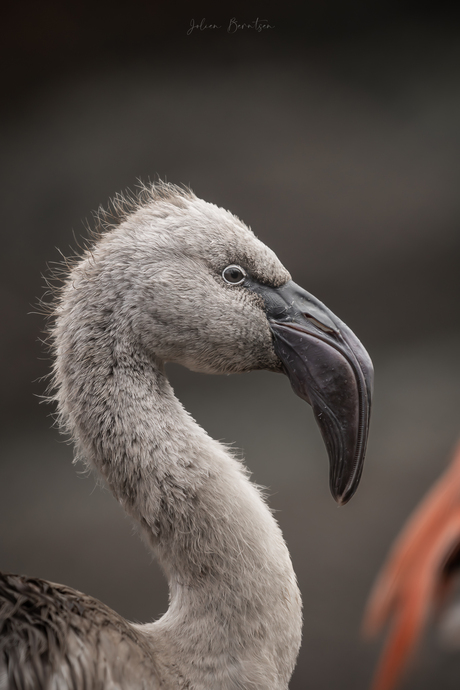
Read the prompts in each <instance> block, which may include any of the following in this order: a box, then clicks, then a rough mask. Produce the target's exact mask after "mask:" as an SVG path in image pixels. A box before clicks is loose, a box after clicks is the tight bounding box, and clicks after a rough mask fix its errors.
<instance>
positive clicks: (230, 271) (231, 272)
mask: <svg viewBox="0 0 460 690" xmlns="http://www.w3.org/2000/svg"><path fill="white" fill-rule="evenodd" d="M225 277H226V279H227V280H228V282H229V283H239V282H240V280H241V278H242V277H243V274H242V272H241V271H240V270H239V268H227V270H226V271H225Z"/></svg>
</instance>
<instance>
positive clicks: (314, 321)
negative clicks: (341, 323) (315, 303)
mask: <svg viewBox="0 0 460 690" xmlns="http://www.w3.org/2000/svg"><path fill="white" fill-rule="evenodd" d="M304 316H305V318H306V319H308V320H309V321H311V323H312V324H313V325H314V326H316V328H319V329H320V330H321V331H324V333H334V329H332V328H329V326H326V325H325V324H324V323H321V321H318V319H315V317H314V316H312V315H311V314H307V313H305V312H304Z"/></svg>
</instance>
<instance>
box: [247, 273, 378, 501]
mask: <svg viewBox="0 0 460 690" xmlns="http://www.w3.org/2000/svg"><path fill="white" fill-rule="evenodd" d="M251 287H252V289H254V290H255V291H256V292H257V293H258V294H259V295H260V296H261V297H262V298H263V299H264V301H265V306H266V312H267V317H268V320H269V323H270V328H271V331H272V335H273V344H274V349H275V352H276V354H277V355H278V357H279V359H280V360H281V362H282V365H283V369H284V372H285V373H286V374H287V376H288V377H289V380H290V382H291V385H292V388H293V389H294V392H295V393H296V394H297V395H298V396H299V397H301V398H302V399H303V400H306V401H307V402H308V403H310V405H311V406H312V408H313V413H314V415H315V419H316V421H317V423H318V425H319V428H320V430H321V434H322V436H323V439H324V442H325V444H326V448H327V451H328V454H329V461H330V489H331V493H332V495H333V497H334V499H335V500H336V501H337V503H339V505H343V504H345V503H347V501H349V500H350V498H351V497H352V496H353V494H354V493H355V491H356V489H357V488H358V484H359V480H360V478H361V473H362V469H363V464H364V456H365V452H366V444H367V436H368V431H369V417H370V409H371V397H372V391H373V379H374V370H373V366H372V362H371V359H370V357H369V355H368V354H367V352H366V350H365V348H364V347H363V345H362V344H361V343H360V341H359V340H358V338H357V337H356V336H355V335H354V333H353V332H352V331H351V330H350V329H349V328H348V326H346V325H345V324H344V323H343V322H342V321H341V320H340V319H338V318H337V317H336V316H335V315H334V314H333V313H332V312H331V311H330V310H329V309H328V308H327V307H326V306H325V305H324V304H322V303H321V302H320V301H319V300H317V299H316V297H313V295H311V294H309V293H308V292H306V291H305V290H303V288H301V287H300V286H299V285H296V284H295V283H294V282H293V281H289V282H287V283H286V284H285V285H282V286H281V287H279V288H272V287H268V286H264V285H257V287H256V286H255V285H252V286H251Z"/></svg>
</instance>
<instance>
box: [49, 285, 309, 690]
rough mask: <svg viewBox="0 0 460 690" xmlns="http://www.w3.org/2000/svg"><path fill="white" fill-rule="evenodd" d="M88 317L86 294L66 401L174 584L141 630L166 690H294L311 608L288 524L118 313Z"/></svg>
mask: <svg viewBox="0 0 460 690" xmlns="http://www.w3.org/2000/svg"><path fill="white" fill-rule="evenodd" d="M89 304H90V303H89V302H88V304H86V306H85V300H84V299H82V294H81V292H80V295H79V297H78V300H75V302H74V304H72V303H71V300H70V301H69V303H67V304H64V306H63V308H62V310H61V313H60V315H59V317H58V321H57V326H56V343H57V353H58V357H57V365H56V380H57V383H58V385H59V392H58V399H59V403H60V409H61V412H62V414H63V416H64V417H65V418H66V419H67V420H68V421H69V426H70V428H71V431H72V433H73V435H74V437H75V438H76V439H77V443H78V446H79V449H80V452H81V454H82V455H83V456H84V457H85V458H86V459H87V460H88V461H89V462H90V463H91V464H93V465H94V466H96V467H97V468H98V470H99V471H100V472H101V473H102V475H103V476H104V477H105V479H106V481H107V483H108V485H109V486H110V488H111V490H112V491H113V493H114V495H115V496H116V497H117V499H118V500H119V501H120V502H121V503H122V505H123V506H124V508H125V509H126V510H127V512H128V513H129V514H130V515H131V516H132V517H133V518H135V519H136V520H137V521H138V523H139V524H140V525H141V527H142V529H143V531H144V533H145V534H146V536H147V539H148V540H149V542H150V544H151V546H152V547H153V549H154V551H155V553H156V556H157V558H158V560H159V562H160V564H161V566H162V568H163V569H164V572H165V574H166V576H167V578H168V581H169V587H170V608H169V610H168V612H167V613H166V614H165V615H164V616H163V617H162V618H161V619H160V620H159V621H157V622H155V623H152V624H147V625H145V626H139V629H141V630H142V631H143V632H144V633H145V634H146V635H147V636H149V637H150V638H151V640H152V649H153V652H154V654H155V656H156V662H157V665H158V667H159V668H160V669H161V672H162V674H163V677H164V683H165V687H193V688H194V689H196V690H204V689H205V688H206V689H207V690H209V688H211V687H212V688H213V690H230V689H236V688H248V689H249V688H251V689H252V690H256V689H259V690H262V689H263V690H285V689H286V688H287V685H288V681H289V678H290V676H291V673H292V670H293V667H294V664H295V659H296V657H297V653H298V648H299V645H300V628H301V603H300V595H299V592H298V588H297V585H296V581H295V575H294V573H293V570H292V565H291V561H290V557H289V554H288V551H287V548H286V545H285V543H284V541H283V538H282V535H281V532H280V529H279V527H278V525H277V523H276V521H275V520H274V518H273V516H272V515H271V513H270V511H269V509H268V507H267V506H266V504H265V502H264V501H263V500H262V498H261V496H260V494H259V491H258V490H257V488H256V487H255V486H254V485H253V484H251V482H250V481H249V480H248V478H247V474H246V471H245V469H244V468H243V467H242V465H241V463H240V462H239V461H238V460H236V459H235V458H234V457H232V455H231V454H230V453H229V452H228V451H227V450H226V449H225V448H224V447H223V446H222V445H221V444H219V443H218V442H216V441H214V440H212V439H211V438H210V437H209V436H208V435H207V434H206V433H205V431H204V430H203V429H202V428H201V427H200V426H199V425H198V424H197V423H196V422H195V421H194V420H193V419H192V418H191V416H190V415H189V414H188V413H187V412H186V411H185V410H184V409H183V407H182V405H181V404H180V402H179V401H178V400H177V398H176V397H175V396H174V393H173V390H172V388H171V386H170V385H169V382H168V380H167V378H166V376H165V373H164V367H163V363H162V362H160V361H153V360H152V358H151V357H149V356H147V354H146V353H145V352H144V351H143V350H142V349H141V348H140V347H139V346H138V345H136V342H135V340H134V338H133V337H132V335H130V334H129V333H128V331H127V330H124V329H123V327H122V323H121V321H120V320H119V319H120V318H121V316H120V315H118V316H114V312H113V311H112V310H111V309H110V307H108V306H107V304H106V305H105V306H104V307H102V305H101V307H100V308H96V307H95V306H94V301H93V302H92V303H91V307H90V306H89ZM88 311H89V316H88ZM186 681H189V682H190V685H187V684H186Z"/></svg>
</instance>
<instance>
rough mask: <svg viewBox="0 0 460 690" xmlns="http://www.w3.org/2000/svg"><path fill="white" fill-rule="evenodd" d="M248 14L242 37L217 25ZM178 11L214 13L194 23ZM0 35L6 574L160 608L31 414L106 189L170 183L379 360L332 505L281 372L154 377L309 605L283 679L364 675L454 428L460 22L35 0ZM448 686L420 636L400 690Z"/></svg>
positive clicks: (360, 682) (20, 6) (328, 684)
mask: <svg viewBox="0 0 460 690" xmlns="http://www.w3.org/2000/svg"><path fill="white" fill-rule="evenodd" d="M257 17H258V18H259V19H260V20H262V19H263V20H266V24H264V26H265V27H266V28H264V29H262V30H261V31H257V30H255V29H252V28H238V29H236V30H234V29H235V25H234V24H233V25H232V29H233V30H232V31H230V32H228V31H227V27H228V25H229V22H230V21H231V19H233V18H235V19H236V22H237V23H240V24H242V23H251V22H254V21H255V20H256V18H257ZM192 19H193V20H194V22H195V23H196V24H200V22H201V20H203V19H204V20H205V22H204V24H216V25H217V26H220V27H221V28H219V29H194V30H192V31H191V32H190V33H189V34H188V33H187V31H188V30H189V28H190V26H191V24H190V23H191V20H192ZM2 24H3V28H2V32H3V35H2V41H1V52H2V59H1V64H2V72H3V79H2V83H3V86H2V94H3V97H4V98H3V107H2V111H1V120H2V127H1V132H0V139H1V150H2V160H1V166H2V169H1V185H0V189H1V194H2V215H3V224H2V231H1V232H2V244H3V249H2V252H1V257H2V269H1V274H0V309H1V312H2V318H1V323H2V337H1V355H0V367H1V380H2V387H1V399H0V407H1V415H0V421H1V427H2V428H1V431H2V433H1V462H0V568H1V569H2V570H6V571H13V572H20V573H25V574H29V575H35V576H40V577H44V578H47V579H50V580H53V581H56V582H63V583H65V584H68V585H71V586H73V587H75V588H77V589H80V590H83V591H85V592H87V593H88V594H92V595H94V596H96V597H98V598H100V599H101V600H102V601H104V602H105V603H107V604H108V605H110V606H112V607H113V608H114V609H116V610H117V611H118V612H119V613H121V614H122V615H124V616H126V617H127V618H129V619H131V620H136V621H148V620H151V619H153V618H154V617H156V616H158V615H159V614H161V613H162V612H164V611H165V609H166V607H167V588H166V584H165V582H164V580H163V577H162V574H161V572H160V571H159V569H158V567H157V565H156V564H155V563H154V562H153V560H152V558H151V556H150V555H149V554H148V553H147V552H146V550H145V548H144V545H143V544H142V543H141V541H140V540H139V538H138V537H137V536H136V535H135V534H134V533H133V527H132V525H131V523H130V522H129V520H128V519H127V518H125V517H124V515H123V513H122V510H121V509H120V508H119V507H118V505H117V504H116V503H115V501H114V500H113V499H112V498H111V496H110V494H109V493H108V492H107V490H105V489H103V488H101V487H100V486H96V480H95V478H93V477H90V478H88V477H85V476H84V475H83V474H82V473H81V472H80V473H79V472H78V471H76V468H75V467H73V466H72V464H71V462H72V448H71V447H70V446H69V445H67V444H66V443H65V442H64V440H63V439H62V437H60V436H59V434H58V432H57V431H56V430H55V429H53V428H52V417H51V415H52V412H53V409H52V406H50V405H47V404H45V403H42V404H41V400H40V395H43V394H44V391H45V388H46V382H45V381H43V380H42V377H43V376H45V375H46V374H47V373H48V372H49V370H50V360H49V355H48V354H47V352H46V349H45V348H44V347H43V346H42V345H41V343H40V338H41V337H42V335H41V333H42V331H43V328H44V325H45V323H44V318H43V317H42V316H41V315H40V314H37V313H36V312H37V309H36V303H37V299H38V298H39V297H40V296H42V295H43V292H44V281H43V279H42V274H46V272H47V264H48V263H50V264H53V262H56V261H57V262H59V261H60V260H61V255H60V252H62V253H63V254H64V255H66V254H70V253H72V252H73V249H72V247H76V245H77V242H78V238H80V237H82V236H83V237H84V236H85V235H86V230H85V223H86V222H89V224H91V214H92V212H93V211H94V210H95V209H97V207H98V206H99V205H100V204H102V205H106V204H107V201H108V199H109V198H110V197H111V196H113V195H114V194H115V193H116V192H118V191H121V190H124V189H126V188H131V189H134V188H135V186H136V181H137V179H138V178H140V179H142V180H143V181H147V180H148V179H155V178H156V177H157V176H160V177H161V178H163V179H167V180H168V181H171V182H175V183H185V184H188V185H190V186H191V187H192V189H193V190H194V191H195V193H196V194H197V195H198V196H201V197H203V198H205V199H206V200H208V201H211V202H214V203H216V204H218V205H221V206H223V207H225V208H228V209H230V210H231V211H233V212H234V213H236V214H237V215H238V216H239V217H241V218H242V219H243V220H244V221H245V222H246V223H248V224H249V225H250V226H251V227H252V228H253V230H254V231H255V233H256V234H257V235H258V236H259V237H260V238H261V239H262V240H263V241H264V242H266V243H267V244H268V245H269V246H270V247H272V248H273V249H274V250H275V251H276V252H277V254H278V255H279V257H280V259H281V260H282V261H283V262H284V263H285V265H286V266H287V267H288V268H289V270H290V271H291V273H292V275H293V278H294V280H295V281H296V282H298V283H300V284H301V285H303V286H304V287H305V288H306V289H307V290H309V291H310V292H312V293H314V294H315V295H316V296H317V297H319V298H320V299H321V300H322V301H324V302H326V304H327V305H328V306H329V307H330V308H331V309H332V310H333V311H334V312H335V313H337V314H338V315H339V316H340V317H341V318H342V319H343V320H344V321H345V322H346V323H347V324H348V325H349V326H350V327H351V328H352V329H353V330H354V331H355V332H356V333H357V334H358V336H359V338H360V339H361V340H362V341H363V342H364V344H365V345H366V347H367V348H368V349H369V351H370V353H371V355H372V357H373V359H374V363H375V368H376V390H375V405H374V412H373V420H372V425H371V436H370V442H369V452H368V460H367V465H366V468H365V471H364V476H363V480H362V483H361V487H360V489H359V491H358V494H357V495H356V497H355V498H354V499H353V501H352V502H351V504H350V505H347V506H346V507H345V508H343V509H340V510H339V509H337V508H336V506H335V504H334V502H333V500H332V498H331V497H330V495H329V491H328V467H327V456H326V451H325V449H324V447H323V444H322V441H321V438H320V435H319V432H318V431H317V429H316V428H315V425H314V421H313V418H312V415H311V411H310V409H309V407H308V406H307V405H305V403H302V401H300V400H299V399H298V398H296V397H295V396H294V394H293V393H292V391H291V390H290V386H289V382H288V381H287V380H286V379H284V378H283V377H281V376H275V375H270V374H265V373H255V374H250V375H245V376H239V377H237V376H235V377H230V378H221V377H215V378H213V377H204V376H199V375H195V374H191V373H190V372H187V371H185V370H183V369H180V368H179V367H177V368H173V367H171V368H170V374H171V379H172V382H173V385H174V388H175V390H176V393H177V395H178V396H179V398H180V399H181V400H182V402H183V403H184V404H185V406H186V407H187V408H188V409H189V410H190V411H191V412H192V414H193V415H194V416H195V418H196V419H197V420H198V421H199V422H200V423H201V424H202V425H203V426H204V427H205V428H206V429H207V430H208V431H209V433H210V434H211V435H213V436H214V437H216V438H219V439H223V440H225V441H231V442H234V443H235V445H236V446H237V447H239V448H241V449H243V450H244V454H245V457H246V459H247V463H248V465H249V467H250V468H251V470H252V471H253V476H254V478H255V480H256V481H258V482H260V483H261V484H263V485H265V486H267V487H268V488H269V494H270V505H271V506H272V507H273V508H274V509H275V510H276V511H277V513H276V514H277V517H278V519H279V522H280V524H281V527H282V529H283V532H284V535H285V537H286V540H287V542H288V545H289V548H290V550H291V554H292V558H293V561H294V566H295V569H296V572H297V575H298V578H299V582H300V587H301V590H302V594H303V598H304V603H305V630H304V639H303V645H302V650H301V654H300V657H299V663H298V666H297V669H296V671H295V675H294V677H293V680H292V683H291V688H292V690H303V689H304V688H307V687H308V688H313V689H314V690H323V689H324V690H326V689H327V690H331V689H332V688H340V689H342V690H343V689H345V690H348V689H353V690H365V689H366V688H367V687H368V685H369V682H370V678H371V675H372V669H373V666H374V664H375V661H376V658H377V655H378V652H379V649H380V646H381V643H382V640H380V641H377V642H374V643H368V642H365V641H363V640H362V639H361V636H360V620H361V616H362V612H363V608H364V605H365V601H366V598H367V596H368V593H369V590H370V587H371V585H372V582H373V579H374V577H375V575H376V573H377V571H378V568H379V566H380V565H381V563H382V560H383V558H384V556H385V554H386V552H387V549H388V547H389V545H390V543H391V541H392V539H393V538H394V536H395V535H396V534H397V532H398V531H399V529H400V527H401V526H402V524H403V522H404V520H405V518H406V517H407V515H408V514H409V513H410V511H411V510H412V509H413V507H414V506H415V505H416V503H417V502H418V500H419V499H420V497H421V496H422V495H423V493H424V492H425V491H426V489H427V487H428V486H429V485H430V484H431V483H432V482H433V480H434V479H435V478H436V477H437V476H438V475H439V474H440V472H441V471H442V469H443V468H444V467H445V465H446V464H447V462H448V460H449V453H450V450H451V449H452V447H453V445H454V443H455V441H456V439H457V437H458V435H459V434H460V385H459V384H460V357H459V346H460V314H459V311H458V300H459V292H460V285H459V256H460V255H459V249H460V232H459V230H460V227H459V226H460V196H459V193H458V183H459V173H460V158H459V153H460V79H459V73H460V42H459V30H458V29H459V27H458V22H457V17H456V16H455V15H454V14H453V10H451V9H448V6H447V4H444V3H443V2H438V3H437V4H436V6H435V7H430V6H429V5H423V4H420V3H408V2H388V1H387V2H386V1H384V0H381V1H380V2H379V1H376V2H372V3H369V2H367V3H366V2H361V1H359V0H349V1H348V2H343V1H340V0H331V1H330V2H328V3H317V2H313V1H312V0H310V1H309V2H304V3H302V4H300V3H299V4H295V3H274V2H270V1H266V2H259V3H257V2H254V3H251V5H250V6H248V5H247V4H244V3H242V2H240V1H239V0H235V1H234V2H233V3H227V4H225V3H224V4H222V5H220V6H219V8H216V5H215V3H211V2H208V3H206V2H201V3H196V4H195V3H192V2H175V3H166V2H163V3H159V2H154V1H151V2H141V1H140V0H134V1H133V2H131V3H130V4H129V5H128V4H116V3H113V2H112V3H108V2H99V3H97V4H96V3H89V2H80V3H78V6H77V5H76V4H75V5H74V6H72V4H71V3H58V2H52V1H51V0H44V1H43V2H41V3H39V4H37V3H32V2H19V3H15V4H14V6H13V4H11V5H10V8H9V10H7V11H6V14H4V17H3V21H2ZM80 469H81V468H80ZM77 470H78V468H77ZM459 679H460V651H459V652H458V653H453V652H448V651H446V650H444V649H442V647H441V646H440V644H439V642H438V639H437V637H436V634H435V632H433V633H430V634H429V635H427V636H426V639H425V641H424V644H423V648H422V650H421V651H420V653H419V654H418V656H417V658H416V659H415V661H414V663H413V668H412V671H411V674H410V676H409V677H408V678H407V680H406V682H405V685H404V688H407V690H410V689H415V688H417V689H418V690H424V689H426V690H428V689H432V688H433V687H436V688H442V689H446V690H447V689H449V688H454V687H455V688H457V687H458V682H459Z"/></svg>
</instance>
